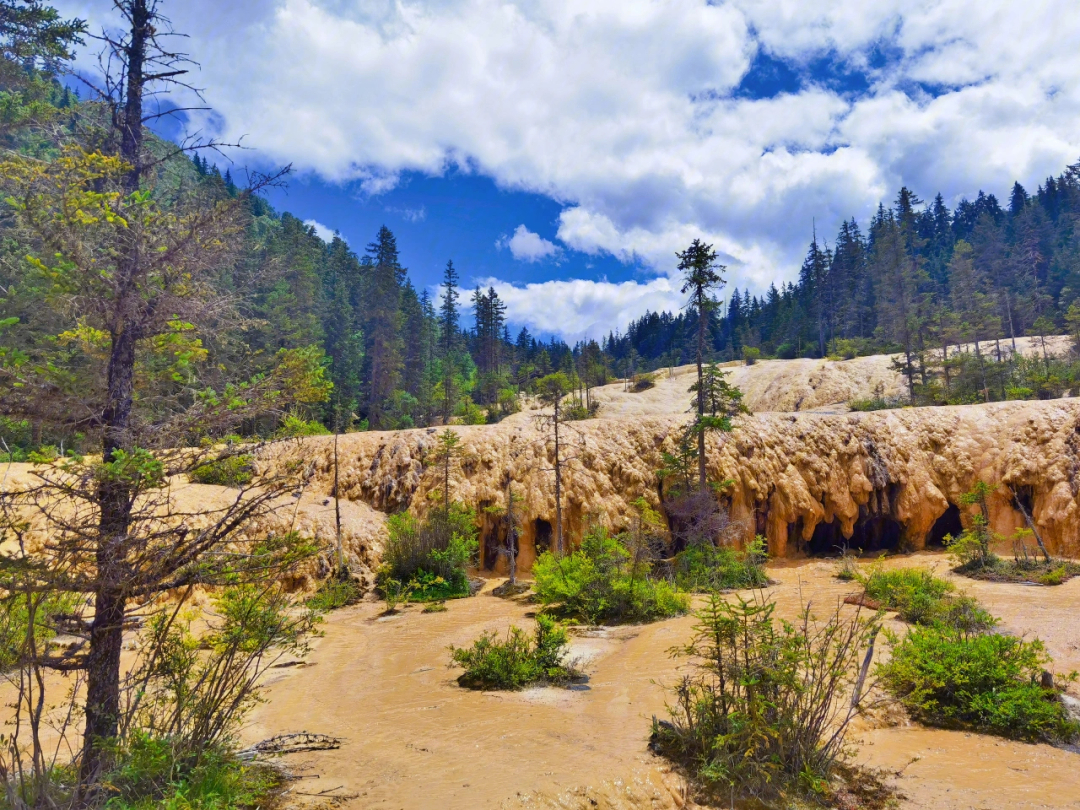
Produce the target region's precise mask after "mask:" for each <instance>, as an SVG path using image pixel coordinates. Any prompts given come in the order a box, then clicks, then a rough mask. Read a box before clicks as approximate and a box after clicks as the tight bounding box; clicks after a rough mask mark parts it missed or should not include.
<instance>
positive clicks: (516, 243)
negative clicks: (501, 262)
mask: <svg viewBox="0 0 1080 810" xmlns="http://www.w3.org/2000/svg"><path fill="white" fill-rule="evenodd" d="M495 246H496V247H499V248H510V253H511V255H513V257H514V258H515V259H517V260H519V261H523V262H538V261H540V260H541V259H546V258H548V257H550V256H557V255H558V253H559V246H558V245H556V244H555V243H554V242H549V241H548V240H547V239H544V237H542V236H541V235H540V234H538V233H533V232H532V231H530V230H529V229H528V228H526V227H525V226H524V225H518V226H517V228H515V229H514V233H513V234H512V235H511V236H501V237H499V239H498V240H497V241H496V242H495Z"/></svg>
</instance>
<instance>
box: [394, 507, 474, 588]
mask: <svg viewBox="0 0 1080 810" xmlns="http://www.w3.org/2000/svg"><path fill="white" fill-rule="evenodd" d="M386 524H387V529H388V535H389V536H388V539H387V543H386V550H385V551H384V553H383V563H382V566H381V567H380V568H379V571H378V573H377V575H376V581H377V584H378V587H379V590H380V591H381V592H382V593H383V594H384V595H385V594H386V593H387V592H392V593H396V594H407V595H408V598H409V599H412V600H415V601H420V602H427V601H431V600H441V599H454V598H457V597H461V596H468V595H469V593H470V591H469V577H468V575H467V574H466V572H465V569H466V566H468V564H469V563H470V562H471V561H472V560H473V558H474V557H475V556H476V552H477V551H478V549H479V547H480V546H479V543H478V542H477V533H478V532H477V528H476V514H475V513H474V512H473V511H472V510H471V509H469V508H468V507H466V506H464V505H463V504H460V503H451V504H450V505H449V507H448V508H443V507H438V508H435V509H432V510H431V512H430V513H429V514H428V516H427V517H426V518H425V519H424V520H419V519H418V518H416V517H414V516H413V515H411V514H409V513H408V512H402V513H401V514H398V515H391V516H390V517H389V518H388V519H387V521H386Z"/></svg>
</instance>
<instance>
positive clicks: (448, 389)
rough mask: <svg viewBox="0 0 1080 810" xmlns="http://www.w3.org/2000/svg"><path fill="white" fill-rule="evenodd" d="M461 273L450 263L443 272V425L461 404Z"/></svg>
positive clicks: (441, 328) (440, 316)
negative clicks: (459, 353)
mask: <svg viewBox="0 0 1080 810" xmlns="http://www.w3.org/2000/svg"><path fill="white" fill-rule="evenodd" d="M459 297H460V293H459V292H458V274H457V271H456V270H455V269H454V262H453V261H448V262H447V263H446V270H445V271H444V272H443V296H442V303H441V304H440V306H439V330H440V343H439V349H440V354H441V356H442V386H443V392H442V393H443V396H442V417H443V424H444V425H448V424H450V417H451V416H453V415H454V409H455V406H456V404H457V398H458V391H457V380H456V375H457V370H458V368H457V365H458V364H457V353H458V347H459V345H460V340H461V337H460V334H459V330H458V321H459V317H460V316H459V313H458V304H457V302H458V298H459Z"/></svg>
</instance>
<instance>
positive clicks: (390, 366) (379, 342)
mask: <svg viewBox="0 0 1080 810" xmlns="http://www.w3.org/2000/svg"><path fill="white" fill-rule="evenodd" d="M367 258H368V259H369V262H368V264H367V268H366V270H367V273H366V275H367V278H366V279H365V285H364V291H365V293H366V295H365V304H366V307H365V313H366V329H365V335H366V338H367V353H366V354H367V356H366V358H365V359H366V362H367V380H366V382H367V386H368V388H367V411H368V418H369V419H370V421H371V426H372V427H373V428H375V429H377V430H381V429H384V428H388V427H392V425H391V421H392V420H391V414H390V410H389V409H390V403H391V399H392V397H393V395H394V392H395V390H397V389H398V386H399V385H400V382H401V371H402V339H401V287H402V282H403V281H404V278H405V270H404V268H403V267H402V266H401V263H400V262H399V260H398V250H397V240H396V239H395V238H394V235H393V234H392V233H391V232H390V229H389V228H387V227H386V226H385V225H383V226H382V227H381V228H380V229H379V233H378V236H377V237H376V239H375V241H374V242H373V243H371V244H370V245H368V256H367Z"/></svg>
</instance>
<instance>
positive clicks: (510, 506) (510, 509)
mask: <svg viewBox="0 0 1080 810" xmlns="http://www.w3.org/2000/svg"><path fill="white" fill-rule="evenodd" d="M513 485H514V481H513V479H507V481H506V550H507V555H508V556H509V558H510V560H509V562H510V584H511V585H516V584H517V524H516V523H515V521H514V492H513Z"/></svg>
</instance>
